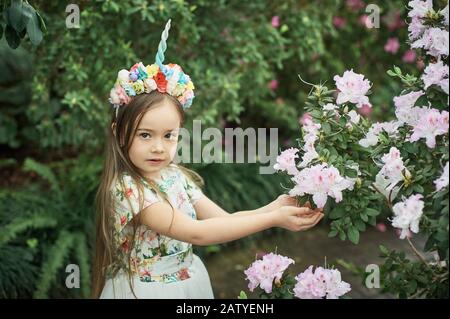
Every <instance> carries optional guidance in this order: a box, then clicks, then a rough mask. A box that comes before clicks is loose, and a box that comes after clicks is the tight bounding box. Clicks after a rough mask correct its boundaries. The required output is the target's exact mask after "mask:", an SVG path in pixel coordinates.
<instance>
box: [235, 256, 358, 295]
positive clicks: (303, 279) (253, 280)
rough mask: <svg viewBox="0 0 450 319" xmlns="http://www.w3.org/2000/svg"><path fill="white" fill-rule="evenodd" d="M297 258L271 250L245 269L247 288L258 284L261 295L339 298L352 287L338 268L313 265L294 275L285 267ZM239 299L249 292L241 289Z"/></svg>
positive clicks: (252, 288)
mask: <svg viewBox="0 0 450 319" xmlns="http://www.w3.org/2000/svg"><path fill="white" fill-rule="evenodd" d="M294 263H295V261H294V260H293V259H291V258H289V257H285V256H282V255H279V254H274V253H269V254H265V255H264V256H262V258H260V259H258V260H255V262H253V263H252V264H251V265H250V267H249V268H247V269H246V270H245V271H244V274H245V275H246V280H248V281H249V283H248V289H249V290H250V291H251V292H253V291H254V290H255V289H256V288H258V287H259V288H258V292H259V296H260V298H262V299H293V298H299V299H338V298H340V297H342V296H344V295H345V294H346V293H347V292H349V291H350V290H351V288H350V285H349V284H348V283H346V282H345V281H343V280H342V279H341V273H340V272H339V270H337V269H333V268H326V267H325V268H323V267H316V269H315V270H314V266H310V267H308V268H307V269H306V270H305V271H304V272H302V273H300V274H298V275H297V276H295V277H293V276H292V275H291V274H290V273H288V272H287V271H286V270H287V268H288V267H289V266H290V265H291V264H294ZM239 298H240V299H246V298H247V294H246V293H245V292H244V291H241V294H240V296H239Z"/></svg>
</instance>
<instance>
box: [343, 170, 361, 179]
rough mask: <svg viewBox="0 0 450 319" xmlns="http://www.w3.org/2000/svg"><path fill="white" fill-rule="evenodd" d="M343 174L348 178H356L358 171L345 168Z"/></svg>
mask: <svg viewBox="0 0 450 319" xmlns="http://www.w3.org/2000/svg"><path fill="white" fill-rule="evenodd" d="M345 176H347V177H350V178H356V177H358V172H357V171H355V170H354V169H349V168H347V169H346V170H345Z"/></svg>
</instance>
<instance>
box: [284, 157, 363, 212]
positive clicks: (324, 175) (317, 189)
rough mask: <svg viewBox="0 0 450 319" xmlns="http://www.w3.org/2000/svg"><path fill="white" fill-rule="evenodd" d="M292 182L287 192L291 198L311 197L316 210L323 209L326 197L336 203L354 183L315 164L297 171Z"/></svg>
mask: <svg viewBox="0 0 450 319" xmlns="http://www.w3.org/2000/svg"><path fill="white" fill-rule="evenodd" d="M292 180H293V181H294V182H295V186H294V188H293V189H292V190H291V191H290V192H289V194H290V195H291V196H303V195H304V194H310V195H313V201H314V203H315V204H316V206H317V207H318V208H323V207H324V206H325V204H326V202H327V198H328V196H330V197H332V198H334V199H335V201H336V203H338V202H340V201H341V200H342V191H344V190H346V189H350V190H352V189H353V185H354V184H355V182H354V181H351V180H349V179H346V178H344V177H342V176H341V175H340V173H339V171H338V170H337V169H336V168H335V167H333V166H330V167H328V166H327V165H325V164H317V165H314V166H312V167H309V168H305V169H303V170H301V171H299V172H298V173H297V174H296V175H295V176H294V177H293V178H292Z"/></svg>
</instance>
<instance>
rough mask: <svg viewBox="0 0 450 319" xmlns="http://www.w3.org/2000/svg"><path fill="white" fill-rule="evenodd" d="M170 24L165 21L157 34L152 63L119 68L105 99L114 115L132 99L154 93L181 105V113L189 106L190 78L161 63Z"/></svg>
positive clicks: (173, 67) (190, 102)
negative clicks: (158, 36)
mask: <svg viewBox="0 0 450 319" xmlns="http://www.w3.org/2000/svg"><path fill="white" fill-rule="evenodd" d="M170 22H171V20H170V19H169V21H167V23H166V26H165V28H164V31H163V32H162V34H161V40H160V41H159V45H158V51H157V53H156V56H155V63H153V64H151V65H147V66H144V64H143V63H142V62H138V63H136V64H134V65H133V66H132V67H131V69H130V70H126V69H122V70H120V71H119V73H118V74H117V79H116V82H115V84H114V87H113V88H112V89H111V91H110V96H109V102H110V103H111V104H112V106H113V107H114V108H115V109H116V116H117V112H118V109H119V107H121V106H123V105H127V104H128V103H129V102H130V101H131V99H132V98H133V97H134V96H136V95H138V94H143V93H150V92H152V91H155V90H157V91H158V92H160V93H166V94H169V95H171V96H173V97H175V98H176V99H177V100H178V101H179V102H180V103H181V105H182V107H183V110H186V109H188V108H189V107H190V106H191V105H192V100H193V99H194V97H195V95H194V89H195V87H194V84H193V83H192V81H191V78H190V76H189V75H187V74H186V73H184V72H183V69H182V68H181V66H179V65H178V64H173V63H169V64H163V62H164V59H165V57H164V52H165V51H166V49H167V38H168V37H169V29H170Z"/></svg>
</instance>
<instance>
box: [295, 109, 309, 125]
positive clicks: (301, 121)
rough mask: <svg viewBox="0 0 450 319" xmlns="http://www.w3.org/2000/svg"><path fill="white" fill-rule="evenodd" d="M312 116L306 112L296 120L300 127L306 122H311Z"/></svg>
mask: <svg viewBox="0 0 450 319" xmlns="http://www.w3.org/2000/svg"><path fill="white" fill-rule="evenodd" d="M311 119H312V116H311V114H309V113H308V112H305V113H303V115H302V116H301V117H300V118H299V119H298V122H299V123H300V125H305V123H306V122H307V121H308V120H311Z"/></svg>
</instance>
